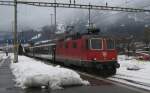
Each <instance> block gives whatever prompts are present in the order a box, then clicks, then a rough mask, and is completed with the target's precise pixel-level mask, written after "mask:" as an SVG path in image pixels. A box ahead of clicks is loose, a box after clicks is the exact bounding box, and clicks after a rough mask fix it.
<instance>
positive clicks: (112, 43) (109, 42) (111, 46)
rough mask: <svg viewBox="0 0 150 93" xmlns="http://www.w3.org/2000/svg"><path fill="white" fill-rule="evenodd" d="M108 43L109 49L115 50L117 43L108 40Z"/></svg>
mask: <svg viewBox="0 0 150 93" xmlns="http://www.w3.org/2000/svg"><path fill="white" fill-rule="evenodd" d="M106 42H107V49H114V48H115V41H114V40H111V39H108V40H106Z"/></svg>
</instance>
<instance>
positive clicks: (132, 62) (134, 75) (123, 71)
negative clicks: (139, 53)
mask: <svg viewBox="0 0 150 93" xmlns="http://www.w3.org/2000/svg"><path fill="white" fill-rule="evenodd" d="M118 62H119V63H120V68H119V69H118V70H117V73H116V75H115V76H113V77H111V78H109V79H111V80H117V81H120V82H125V81H129V82H132V83H135V84H139V85H143V86H147V87H146V89H149V90H150V61H142V60H136V59H135V58H134V57H129V58H128V57H127V56H125V55H119V56H118ZM129 82H128V84H129ZM126 83H127V82H126ZM140 87H141V86H140Z"/></svg>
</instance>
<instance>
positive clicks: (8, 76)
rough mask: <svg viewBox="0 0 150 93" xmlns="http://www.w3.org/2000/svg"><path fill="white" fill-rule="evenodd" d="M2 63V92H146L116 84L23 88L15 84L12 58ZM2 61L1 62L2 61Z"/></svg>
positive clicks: (0, 92)
mask: <svg viewBox="0 0 150 93" xmlns="http://www.w3.org/2000/svg"><path fill="white" fill-rule="evenodd" d="M3 61H4V62H3V63H2V65H0V93H144V92H140V91H135V90H132V89H129V88H126V87H121V86H119V85H114V84H102V85H98V86H97V85H95V86H94V85H92V86H74V87H73V86H71V87H67V88H65V89H62V90H49V89H40V88H28V89H21V88H18V87H16V86H15V82H14V80H13V79H15V77H14V76H13V74H12V72H11V69H10V63H11V59H10V58H9V57H8V58H7V59H5V60H3ZM0 63H1V62H0Z"/></svg>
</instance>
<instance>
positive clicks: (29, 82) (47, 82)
mask: <svg viewBox="0 0 150 93" xmlns="http://www.w3.org/2000/svg"><path fill="white" fill-rule="evenodd" d="M18 58H19V62H18V63H12V64H11V69H12V72H13V74H14V75H15V78H16V79H15V81H16V83H17V85H18V86H19V87H22V88H27V87H42V86H49V87H50V88H51V89H62V87H63V86H68V85H88V84H89V82H88V81H84V80H82V79H81V78H80V75H79V74H77V73H76V72H74V71H72V70H69V69H66V68H61V67H59V66H52V65H46V64H44V63H42V62H40V61H37V60H34V59H32V58H29V57H25V56H19V57H18Z"/></svg>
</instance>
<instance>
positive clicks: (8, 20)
mask: <svg viewBox="0 0 150 93" xmlns="http://www.w3.org/2000/svg"><path fill="white" fill-rule="evenodd" d="M20 1H42V2H44V1H45V2H53V1H54V0H20ZM56 1H57V2H64V3H67V2H68V3H69V0H56ZM72 1H73V0H72ZM89 2H90V3H91V4H97V5H105V3H106V2H107V3H108V5H110V6H122V7H135V8H147V6H150V0H76V3H82V4H89ZM53 10H54V9H53V8H42V7H36V6H29V5H18V29H19V30H21V29H26V28H33V29H40V28H41V27H42V26H44V25H50V24H51V16H50V14H53ZM86 13H88V11H87V10H79V9H64V8H62V9H60V8H59V9H58V8H57V22H58V23H65V22H66V21H68V20H69V21H71V20H74V19H76V18H77V15H85V14H86ZM13 20H14V19H13V7H12V6H0V31H12V27H13ZM53 21H54V20H53Z"/></svg>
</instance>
